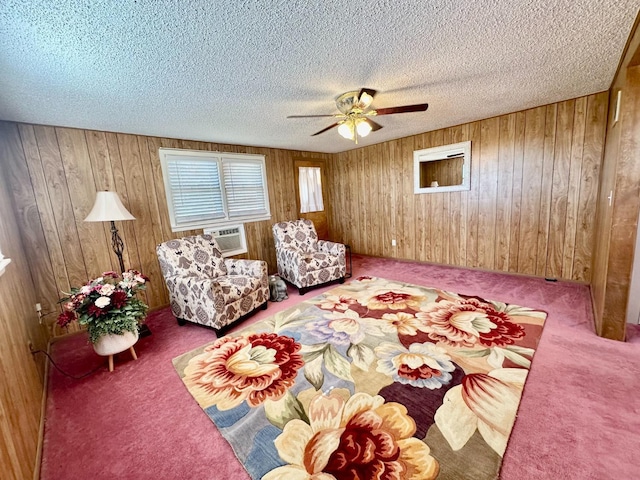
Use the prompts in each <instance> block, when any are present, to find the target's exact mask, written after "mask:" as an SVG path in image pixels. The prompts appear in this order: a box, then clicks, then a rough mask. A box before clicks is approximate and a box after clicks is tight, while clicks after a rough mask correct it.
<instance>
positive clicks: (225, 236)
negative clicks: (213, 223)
mask: <svg viewBox="0 0 640 480" xmlns="http://www.w3.org/2000/svg"><path fill="white" fill-rule="evenodd" d="M204 233H207V234H209V235H213V238H215V239H216V242H217V243H218V246H219V247H220V251H221V252H222V256H223V257H231V256H233V255H240V254H241V253H246V252H247V241H246V238H245V236H244V224H242V225H236V226H231V227H221V228H215V229H214V228H207V229H205V230H204Z"/></svg>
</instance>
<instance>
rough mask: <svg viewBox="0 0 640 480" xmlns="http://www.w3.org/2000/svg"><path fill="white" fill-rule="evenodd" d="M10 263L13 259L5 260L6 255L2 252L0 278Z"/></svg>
mask: <svg viewBox="0 0 640 480" xmlns="http://www.w3.org/2000/svg"><path fill="white" fill-rule="evenodd" d="M10 263H11V259H10V258H4V255H2V252H0V276H1V275H2V274H3V273H4V269H5V268H6V266H7V265H9V264H10Z"/></svg>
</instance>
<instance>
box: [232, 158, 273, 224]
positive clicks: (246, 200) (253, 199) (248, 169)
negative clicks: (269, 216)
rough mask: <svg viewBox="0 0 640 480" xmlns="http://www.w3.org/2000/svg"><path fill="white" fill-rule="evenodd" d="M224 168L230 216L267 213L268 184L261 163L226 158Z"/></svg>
mask: <svg viewBox="0 0 640 480" xmlns="http://www.w3.org/2000/svg"><path fill="white" fill-rule="evenodd" d="M222 168H223V172H224V176H223V178H224V189H225V191H226V196H227V210H228V212H229V218H234V219H236V218H238V217H243V216H246V215H264V214H266V213H267V211H268V205H266V204H265V186H266V185H265V182H264V179H263V173H262V167H261V165H260V164H258V163H256V162H245V161H233V160H232V159H228V158H224V159H223V162H222Z"/></svg>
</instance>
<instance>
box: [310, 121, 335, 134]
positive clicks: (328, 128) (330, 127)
mask: <svg viewBox="0 0 640 480" xmlns="http://www.w3.org/2000/svg"><path fill="white" fill-rule="evenodd" d="M337 126H338V123H337V122H336V123H334V124H333V125H329V126H328V127H327V128H323V129H322V130H320V131H319V132H316V133H314V134H312V135H311V136H312V137H315V136H316V135H320V134H321V133H324V132H326V131H327V130H331V129H332V128H333V127H337Z"/></svg>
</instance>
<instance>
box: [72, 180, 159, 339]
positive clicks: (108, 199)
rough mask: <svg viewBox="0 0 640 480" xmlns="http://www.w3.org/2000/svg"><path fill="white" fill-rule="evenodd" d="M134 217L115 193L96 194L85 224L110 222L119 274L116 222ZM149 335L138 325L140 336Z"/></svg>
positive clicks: (119, 245)
mask: <svg viewBox="0 0 640 480" xmlns="http://www.w3.org/2000/svg"><path fill="white" fill-rule="evenodd" d="M135 219H136V217H134V216H133V215H131V213H129V211H128V210H127V209H126V208H125V206H124V205H123V204H122V202H121V201H120V197H119V196H118V194H117V193H116V192H98V193H97V194H96V202H95V203H94V204H93V208H92V209H91V212H89V215H87V218H85V219H84V221H85V222H111V247H112V248H113V251H114V252H115V254H116V256H117V257H118V262H119V263H120V272H124V260H123V259H122V252H123V251H124V242H123V241H122V238H121V237H120V234H119V233H118V229H117V227H116V223H115V222H117V221H123V220H135ZM147 335H151V331H150V330H149V327H147V326H146V325H145V324H142V325H140V336H142V337H144V336H147Z"/></svg>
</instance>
